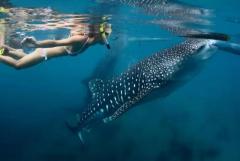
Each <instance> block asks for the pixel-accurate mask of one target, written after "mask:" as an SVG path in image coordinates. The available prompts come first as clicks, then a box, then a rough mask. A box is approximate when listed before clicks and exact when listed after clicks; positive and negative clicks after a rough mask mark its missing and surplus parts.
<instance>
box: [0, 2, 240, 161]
mask: <svg viewBox="0 0 240 161" xmlns="http://www.w3.org/2000/svg"><path fill="white" fill-rule="evenodd" d="M10 2H11V3H12V4H13V5H14V6H15V7H26V8H32V7H34V8H36V7H43V8H45V7H51V8H52V9H54V10H56V11H58V12H60V13H78V14H94V15H97V14H102V15H109V14H110V15H112V19H111V20H110V22H111V23H112V24H113V34H112V37H113V38H114V37H119V38H118V39H117V40H114V39H113V38H112V39H110V41H111V45H112V50H111V51H108V50H107V49H106V48H105V47H103V46H100V45H96V46H93V47H91V48H89V49H88V50H87V51H85V52H84V53H83V54H80V55H79V56H77V57H62V58H56V59H53V60H50V61H47V62H44V63H41V64H39V65H37V66H34V67H32V68H28V69H24V70H15V69H12V68H10V67H8V66H6V65H3V64H0V74H1V77H0V129H1V132H0V160H1V161H26V160H27V161H67V160H71V161H108V160H109V161H115V160H116V161H118V160H121V161H123V160H124V161H133V160H138V161H141V160H142V161H145V160H149V161H208V160H209V161H228V160H229V161H239V160H240V153H239V145H240V138H239V136H240V125H239V121H240V119H239V114H240V109H239V106H240V86H239V82H240V74H239V69H240V57H239V56H237V55H233V54H229V53H227V52H223V51H219V50H218V51H217V52H216V54H215V55H214V57H212V58H211V59H210V60H209V61H208V62H207V64H205V65H204V67H203V69H202V71H201V72H200V73H199V74H198V75H197V76H195V77H194V78H192V79H191V80H190V81H189V82H188V83H187V84H184V85H183V86H181V87H180V88H177V89H176V90H175V91H173V92H172V93H171V94H169V95H167V96H165V97H161V98H158V99H155V100H154V101H151V102H147V101H145V102H144V100H143V102H144V103H142V104H139V105H137V106H135V107H134V108H133V109H132V110H130V111H129V112H127V113H126V114H124V115H123V116H122V117H120V118H119V119H118V120H116V121H114V122H111V123H109V124H104V125H100V126H98V127H96V128H95V129H94V130H92V131H91V132H90V133H89V135H88V137H87V138H86V145H84V146H82V145H81V143H80V142H79V140H78V138H77V137H76V136H75V135H73V134H72V133H71V132H70V131H69V130H68V129H67V128H66V126H65V121H66V120H67V119H68V118H69V117H71V115H74V113H75V112H78V111H80V110H81V109H82V108H84V107H86V104H87V103H88V100H89V99H90V96H89V90H88V86H87V82H88V81H89V80H91V79H94V78H102V79H109V78H111V77H114V76H117V75H119V74H120V73H121V72H123V71H125V70H126V69H127V68H129V67H130V66H131V65H133V64H135V63H136V62H138V61H140V60H142V59H144V58H145V57H146V56H149V55H151V54H153V53H155V52H157V51H161V50H162V49H164V48H168V47H171V46H172V45H174V44H176V43H178V42H179V41H180V40H179V38H177V37H176V36H174V35H173V34H171V33H169V32H167V31H166V30H163V29H161V28H160V27H159V26H158V25H154V24H150V23H147V22H149V21H150V20H155V19H157V16H156V17H155V16H154V15H151V14H150V15H149V14H146V13H145V12H144V11H143V10H141V9H139V8H138V7H131V6H128V5H123V4H120V3H119V4H115V3H110V2H109V3H102V2H101V1H96V2H95V1H87V0H85V1H83V0H81V1H80V0H72V1H71V3H70V2H69V1H65V0H57V1H56V0H38V1H32V0H21V1H19V0H11V1H10ZM184 2H185V3H187V4H191V5H194V6H201V7H203V8H207V9H212V10H213V12H214V16H212V17H211V18H209V19H210V21H211V25H207V26H204V27H205V28H209V29H211V30H212V31H215V32H223V33H226V34H230V35H233V36H235V35H238V34H239V27H240V23H239V22H240V14H239V11H238V9H239V7H240V2H238V1H237V0H222V1H221V2H219V1H213V0H212V1H208V0H195V1H193V0H185V1H184ZM28 34H29V35H31V34H30V33H28ZM33 34H34V36H35V37H37V38H38V39H46V38H49V35H50V34H51V31H44V32H43V31H41V32H40V31H39V32H36V33H33ZM130 37H162V38H169V40H166V41H127V38H130ZM109 60H110V61H109Z"/></svg>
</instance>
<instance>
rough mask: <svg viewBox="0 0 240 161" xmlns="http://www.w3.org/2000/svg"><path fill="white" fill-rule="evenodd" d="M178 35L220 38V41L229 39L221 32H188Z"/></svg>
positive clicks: (197, 37)
mask: <svg viewBox="0 0 240 161" xmlns="http://www.w3.org/2000/svg"><path fill="white" fill-rule="evenodd" d="M180 37H186V38H196V39H212V40H221V41H229V40H230V36H229V35H227V34H223V33H217V32H203V33H189V34H185V35H180Z"/></svg>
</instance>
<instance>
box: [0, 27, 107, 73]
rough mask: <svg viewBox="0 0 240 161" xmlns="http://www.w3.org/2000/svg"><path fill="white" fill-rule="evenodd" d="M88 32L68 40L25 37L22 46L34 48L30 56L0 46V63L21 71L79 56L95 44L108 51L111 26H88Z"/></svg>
mask: <svg viewBox="0 0 240 161" xmlns="http://www.w3.org/2000/svg"><path fill="white" fill-rule="evenodd" d="M88 30H89V31H88V32H87V33H84V32H71V34H70V37H69V38H66V39H62V40H44V41H37V40H36V39H35V38H34V37H26V38H24V39H23V40H22V42H21V43H22V45H23V46H26V47H30V48H36V50H35V51H33V52H32V53H30V54H26V53H24V52H23V50H19V49H18V50H17V49H13V48H11V47H9V46H7V45H2V46H1V47H0V61H1V62H3V63H5V64H7V65H9V66H11V67H14V68H16V69H23V68H27V67H31V66H34V65H36V64H39V63H41V62H42V61H44V60H48V59H51V58H54V57H59V56H67V55H70V56H74V55H77V54H80V53H82V52H83V51H85V50H86V49H87V48H88V47H90V46H92V45H95V44H97V43H100V44H103V45H106V47H107V48H108V49H110V45H109V43H108V40H107V38H108V37H109V36H110V34H111V32H112V29H111V24H108V23H102V24H100V25H88Z"/></svg>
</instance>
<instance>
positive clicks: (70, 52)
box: [64, 37, 89, 55]
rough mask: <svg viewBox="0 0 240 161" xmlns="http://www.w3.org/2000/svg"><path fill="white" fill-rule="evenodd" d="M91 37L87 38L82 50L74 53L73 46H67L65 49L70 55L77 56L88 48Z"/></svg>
mask: <svg viewBox="0 0 240 161" xmlns="http://www.w3.org/2000/svg"><path fill="white" fill-rule="evenodd" d="M88 40H89V37H87V38H86V40H85V42H84V43H83V44H82V46H81V48H80V49H79V50H77V51H74V52H73V51H72V47H71V46H65V47H64V49H65V50H66V52H67V53H68V54H69V55H77V54H79V53H80V52H81V51H83V49H84V48H85V47H86V45H87V43H88Z"/></svg>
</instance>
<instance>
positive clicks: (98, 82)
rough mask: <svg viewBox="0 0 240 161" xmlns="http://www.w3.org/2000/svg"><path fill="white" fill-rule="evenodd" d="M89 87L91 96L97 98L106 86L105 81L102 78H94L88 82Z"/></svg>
mask: <svg viewBox="0 0 240 161" xmlns="http://www.w3.org/2000/svg"><path fill="white" fill-rule="evenodd" d="M88 85H89V89H90V91H91V93H92V97H93V98H98V97H99V96H100V95H101V94H102V93H103V92H104V89H105V88H106V87H105V86H107V83H106V82H104V81H103V80H102V79H94V80H91V81H90V82H89V84H88Z"/></svg>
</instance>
